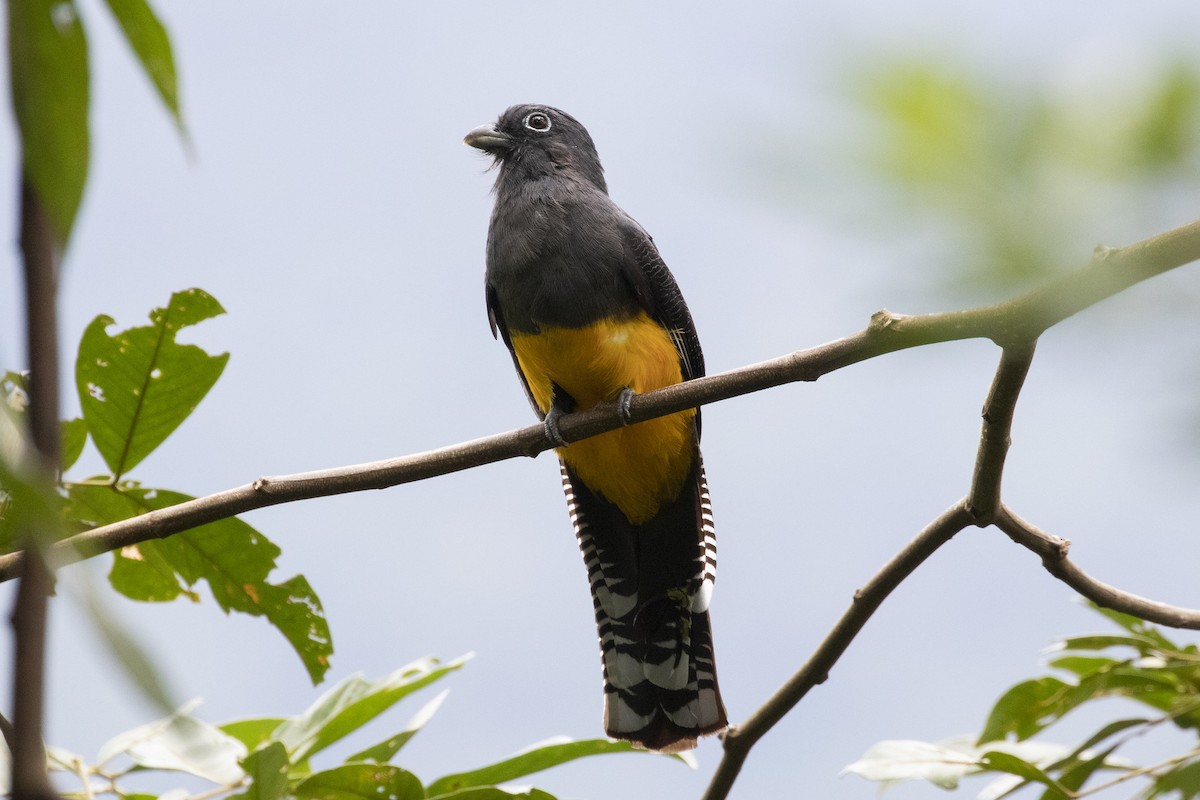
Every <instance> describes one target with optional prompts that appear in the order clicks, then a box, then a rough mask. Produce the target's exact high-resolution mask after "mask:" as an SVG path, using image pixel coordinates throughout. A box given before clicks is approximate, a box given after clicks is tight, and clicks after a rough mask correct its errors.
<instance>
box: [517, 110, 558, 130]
mask: <svg viewBox="0 0 1200 800" xmlns="http://www.w3.org/2000/svg"><path fill="white" fill-rule="evenodd" d="M521 122H522V124H523V125H524V126H525V127H526V128H528V129H529V130H531V131H533V132H534V133H545V132H546V131H548V130H550V127H551V125H552V124H553V123H551V121H550V115H549V114H547V113H546V112H545V111H531V112H529V113H528V114H526V115H525V119H523V120H522V121H521ZM540 123H545V124H544V125H542V124H540Z"/></svg>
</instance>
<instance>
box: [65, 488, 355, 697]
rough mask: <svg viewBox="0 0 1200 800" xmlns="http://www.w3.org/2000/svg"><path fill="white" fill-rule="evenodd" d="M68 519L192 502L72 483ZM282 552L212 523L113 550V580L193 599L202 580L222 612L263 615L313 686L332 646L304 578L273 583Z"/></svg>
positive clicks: (257, 537) (245, 531)
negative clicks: (271, 576)
mask: <svg viewBox="0 0 1200 800" xmlns="http://www.w3.org/2000/svg"><path fill="white" fill-rule="evenodd" d="M67 493H68V496H69V497H70V501H71V514H72V516H74V517H75V518H76V519H79V520H83V521H86V522H88V523H90V524H93V525H104V524H108V523H111V522H118V521H120V520H122V519H128V518H130V517H133V516H137V515H138V514H144V513H146V512H148V511H155V510H157V509H161V508H169V507H171V506H175V505H178V504H179V503H183V502H186V501H188V500H192V499H194V498H192V497H191V496H189V495H185V494H182V493H180V492H172V491H169V490H166V489H144V488H140V487H138V486H136V485H133V484H128V483H126V484H122V485H121V486H118V487H111V486H96V485H86V484H75V485H72V486H71V487H69V488H68V490H67ZM279 552H280V551H279V548H278V547H276V546H275V545H274V544H272V543H271V541H270V540H268V539H267V538H266V537H265V536H263V535H262V534H261V533H259V532H258V531H257V530H255V529H254V528H252V527H251V526H250V525H247V524H246V523H245V522H243V521H242V520H240V519H237V518H229V519H223V520H217V521H216V522H210V523H208V524H206V525H202V526H200V527H198V528H194V529H192V530H190V531H183V532H181V533H177V534H175V535H173V536H168V537H167V538H165V539H159V540H151V541H146V542H141V543H139V544H136V545H130V546H128V547H124V548H121V549H120V550H117V551H115V552H114V553H113V568H112V571H111V572H110V573H109V580H110V582H111V583H112V585H113V588H115V589H116V590H117V591H119V592H121V593H122V594H124V595H126V596H127V597H130V598H132V599H134V600H142V601H163V600H173V599H175V598H176V597H178V596H179V595H181V594H182V595H185V596H188V597H191V598H193V599H195V597H196V595H195V592H193V591H192V589H191V587H192V586H194V585H195V584H196V583H197V582H198V581H200V580H201V579H203V580H205V581H206V582H207V583H208V586H209V590H210V591H211V592H212V596H213V599H215V600H216V601H217V604H218V605H219V606H220V607H221V609H222V610H223V611H225V612H227V613H228V612H229V611H238V612H241V613H243V614H250V615H251V616H256V617H259V616H265V617H266V618H267V620H268V621H269V622H270V623H271V624H272V625H274V626H275V627H276V628H278V629H279V631H280V632H281V633H283V635H284V636H285V637H286V638H287V640H288V642H289V643H290V644H291V645H292V647H293V648H294V649H295V650H296V653H297V654H298V655H299V656H300V660H301V661H302V662H303V663H304V666H305V668H306V669H307V670H308V674H309V677H310V678H312V681H313V683H314V684H315V683H318V682H319V681H320V680H321V678H322V677H323V676H324V674H325V672H326V671H327V670H328V669H329V657H330V656H331V655H332V654H333V642H332V638H331V637H330V634H329V625H328V623H327V622H326V620H325V617H324V613H323V611H322V609H321V601H320V599H319V598H318V597H317V596H316V594H315V593H314V592H313V590H312V588H311V587H310V586H309V585H308V582H307V581H306V580H305V579H304V577H303V576H300V575H297V576H295V577H292V578H290V579H288V580H286V581H284V582H283V583H280V584H272V583H269V582H268V581H267V576H268V575H269V574H270V573H271V571H272V570H273V569H274V568H275V559H276V558H277V557H278V556H279Z"/></svg>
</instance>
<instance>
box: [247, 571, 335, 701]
mask: <svg viewBox="0 0 1200 800" xmlns="http://www.w3.org/2000/svg"><path fill="white" fill-rule="evenodd" d="M257 591H258V594H259V607H260V608H261V609H262V611H263V613H264V614H265V615H266V617H267V620H268V621H269V622H270V623H271V624H272V625H274V626H275V627H276V628H278V629H279V632H280V633H282V634H283V635H284V637H285V638H287V640H288V642H289V643H290V644H291V645H292V648H293V649H295V651H296V653H297V654H298V655H299V656H300V660H301V661H303V662H304V666H305V668H306V669H307V670H308V676H309V678H311V679H312V682H313V685H314V686H315V685H317V684H318V683H320V682H321V681H322V680H323V679H324V677H325V673H326V672H327V671H328V670H329V657H330V656H331V655H333V636H332V634H330V632H329V622H328V621H327V620H326V619H325V610H324V609H323V608H322V606H321V599H320V598H319V597H317V593H316V592H314V591H313V589H312V587H311V586H309V585H308V580H307V579H306V578H305V577H304V576H303V575H294V576H292V577H291V578H288V579H287V580H286V581H284V582H283V583H278V584H272V583H263V584H261V585H260V586H258V587H257ZM250 613H253V612H250Z"/></svg>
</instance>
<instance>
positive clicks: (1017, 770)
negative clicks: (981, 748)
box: [979, 750, 1070, 797]
mask: <svg viewBox="0 0 1200 800" xmlns="http://www.w3.org/2000/svg"><path fill="white" fill-rule="evenodd" d="M979 763H980V764H981V765H982V766H984V767H985V768H987V769H989V770H992V771H994V772H1006V773H1008V774H1009V775H1016V776H1017V777H1019V778H1023V779H1025V780H1027V781H1034V782H1036V783H1040V784H1042V785H1044V786H1049V787H1050V788H1051V789H1054V790H1055V791H1058V792H1061V794H1062V795H1063V797H1069V796H1070V791H1069V790H1067V789H1066V787H1064V786H1063V785H1062V784H1060V783H1059V782H1058V781H1056V780H1054V778H1051V777H1050V776H1049V775H1047V774H1046V772H1045V771H1044V770H1042V769H1041V768H1040V767H1038V766H1036V765H1034V764H1031V763H1029V762H1028V761H1026V760H1025V759H1023V758H1021V757H1019V756H1014V755H1013V754H1012V753H1002V752H1000V751H999V750H989V751H988V752H986V753H984V754H983V756H982V757H981V758H980V759H979Z"/></svg>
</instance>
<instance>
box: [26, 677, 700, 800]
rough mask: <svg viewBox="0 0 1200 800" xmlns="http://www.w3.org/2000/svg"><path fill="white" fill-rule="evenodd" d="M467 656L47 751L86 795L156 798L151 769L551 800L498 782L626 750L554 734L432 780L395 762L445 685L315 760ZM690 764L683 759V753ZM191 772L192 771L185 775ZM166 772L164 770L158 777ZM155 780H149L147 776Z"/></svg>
mask: <svg viewBox="0 0 1200 800" xmlns="http://www.w3.org/2000/svg"><path fill="white" fill-rule="evenodd" d="M465 663H466V657H463V658H459V659H456V660H454V661H451V662H450V663H447V664H440V663H439V662H438V661H437V660H436V659H432V658H429V659H423V660H421V661H417V662H414V663H412V664H409V665H407V666H405V667H402V668H400V669H398V670H396V671H395V672H394V673H392V674H391V675H389V676H387V677H385V678H383V679H381V680H378V681H368V680H366V679H364V678H361V677H357V676H352V677H350V678H347V679H346V680H344V681H342V682H341V683H339V684H337V685H336V686H334V687H332V688H331V689H329V691H327V692H325V694H323V695H321V697H319V698H318V699H317V700H316V701H315V702H314V703H313V704H312V705H311V706H309V707H308V708H307V709H306V710H305V711H303V712H302V713H300V714H297V715H296V716H293V717H254V718H249V719H242V720H237V721H234V722H227V723H224V724H221V725H213V724H210V723H208V722H205V721H203V720H202V719H200V718H198V717H196V716H195V715H194V714H193V711H194V710H195V705H194V704H193V705H189V706H186V707H184V708H181V709H179V710H178V711H176V712H175V713H173V714H170V715H169V716H167V717H165V718H163V719H160V720H157V721H155V722H151V723H149V724H147V725H142V726H139V727H137V728H135V729H133V730H130V731H126V732H124V733H121V734H118V735H117V736H114V737H113V738H112V739H110V740H109V741H108V742H107V743H105V744H104V745H103V746H102V747H101V748H100V751H99V753H98V754H97V755H96V758H95V760H94V761H92V762H89V761H88V760H87V759H85V758H84V757H83V756H80V755H76V754H74V753H70V752H67V751H65V750H62V749H59V748H52V749H51V751H50V754H49V756H50V758H49V763H50V767H51V769H53V770H57V771H60V772H64V773H69V774H70V775H72V776H74V777H75V778H76V779H78V780H79V781H81V782H82V786H81V787H80V788H81V790H82V792H83V793H84V795H85V796H89V797H95V796H96V795H100V794H113V795H116V796H118V797H123V798H139V799H141V798H150V797H154V796H155V795H153V794H147V793H146V791H145V790H144V789H142V788H140V787H139V786H138V784H142V783H146V782H153V777H152V776H153V774H154V773H177V774H179V778H178V779H179V780H181V781H182V782H183V783H184V784H187V785H195V784H197V783H199V784H201V785H202V786H203V787H204V788H200V789H195V790H189V789H187V788H182V787H181V788H178V789H172V790H170V791H168V792H165V793H162V794H161V795H160V796H161V797H163V798H173V799H174V800H186V798H189V797H193V796H194V797H200V796H203V797H206V798H212V797H220V796H229V797H235V798H238V800H278V799H279V798H282V797H289V798H297V800H367V798H371V799H372V800H374V799H375V798H381V797H383V798H389V799H390V800H425V799H426V798H430V799H433V798H447V799H448V798H460V799H462V798H477V799H478V800H487V799H488V798H507V797H530V798H537V800H554V798H553V796H552V795H550V794H548V793H546V792H544V791H541V790H538V789H533V788H528V787H522V788H512V787H504V786H501V785H498V784H504V783H508V782H509V781H513V780H517V779H521V778H525V777H527V776H529V775H532V774H533V773H536V772H541V771H542V770H545V769H549V768H550V767H553V766H557V765H559V764H564V763H566V762H568V761H572V760H575V759H578V758H585V757H587V756H593V755H601V754H604V753H614V752H629V751H631V750H632V747H631V746H630V745H629V744H628V743H627V742H610V741H608V740H604V739H597V740H591V741H551V742H544V743H541V744H536V745H533V746H532V747H530V748H528V749H526V750H524V751H522V752H520V753H518V754H516V755H514V756H512V757H510V758H506V759H504V760H503V761H501V762H499V763H496V764H490V765H486V766H483V767H480V768H477V769H473V770H470V771H467V772H460V773H456V774H454V775H447V776H445V777H442V778H438V779H436V780H434V781H432V782H430V783H428V784H425V783H422V781H421V780H420V779H419V778H418V777H417V776H416V775H414V774H413V773H412V772H410V771H408V770H406V769H404V768H402V767H399V766H396V765H395V764H392V763H391V762H392V759H393V758H394V757H395V756H396V754H397V753H398V752H399V751H400V749H401V748H402V747H404V745H405V744H406V743H407V742H408V741H409V740H410V739H412V737H413V736H414V735H416V734H417V733H418V732H419V731H420V730H421V729H422V728H423V727H424V726H425V725H426V723H428V722H429V720H430V719H432V718H433V715H434V713H435V712H436V711H437V708H438V707H439V706H440V705H441V703H442V701H443V700H444V699H445V697H446V694H447V692H445V691H443V692H442V693H441V694H439V695H437V696H436V697H434V698H433V699H432V700H430V701H429V702H427V703H426V704H425V706H424V707H423V708H421V709H420V710H419V711H418V712H417V713H416V714H415V715H414V716H413V718H412V719H411V720H410V721H409V722H408V724H407V725H406V726H405V727H404V728H403V729H402V730H401V731H400V732H398V733H396V734H394V735H393V736H391V737H389V738H387V739H385V740H384V741H382V742H379V743H377V744H375V745H373V746H371V747H367V748H366V749H363V750H359V751H357V752H355V753H354V754H352V755H350V756H348V757H346V758H345V759H343V760H341V761H340V763H333V764H332V765H330V766H328V767H319V766H316V764H315V760H316V759H315V757H317V756H318V755H319V754H323V753H325V751H327V750H328V749H329V748H330V747H331V746H333V745H335V744H337V743H339V742H341V741H342V740H343V739H344V738H346V737H347V736H350V735H352V734H354V733H356V732H357V731H359V730H360V729H361V728H362V727H363V726H364V725H366V724H367V723H368V722H371V721H372V720H374V719H376V718H377V717H379V716H380V715H382V714H384V713H385V712H386V711H388V710H389V709H390V708H391V707H392V706H393V705H395V704H396V703H398V702H399V701H401V700H403V699H404V698H406V697H408V696H409V695H411V694H413V693H414V692H417V691H419V690H420V689H423V688H425V687H426V686H429V685H430V684H432V683H435V682H437V681H439V680H441V679H442V678H444V677H446V676H447V675H449V674H450V673H452V672H455V671H456V670H459V669H461V668H462V666H463V664H465ZM680 760H684V759H680ZM685 761H686V760H685ZM185 776H186V777H185ZM164 777H169V776H160V777H159V778H158V780H159V781H160V782H161V781H162V780H163V779H164ZM148 779H149V780H148Z"/></svg>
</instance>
